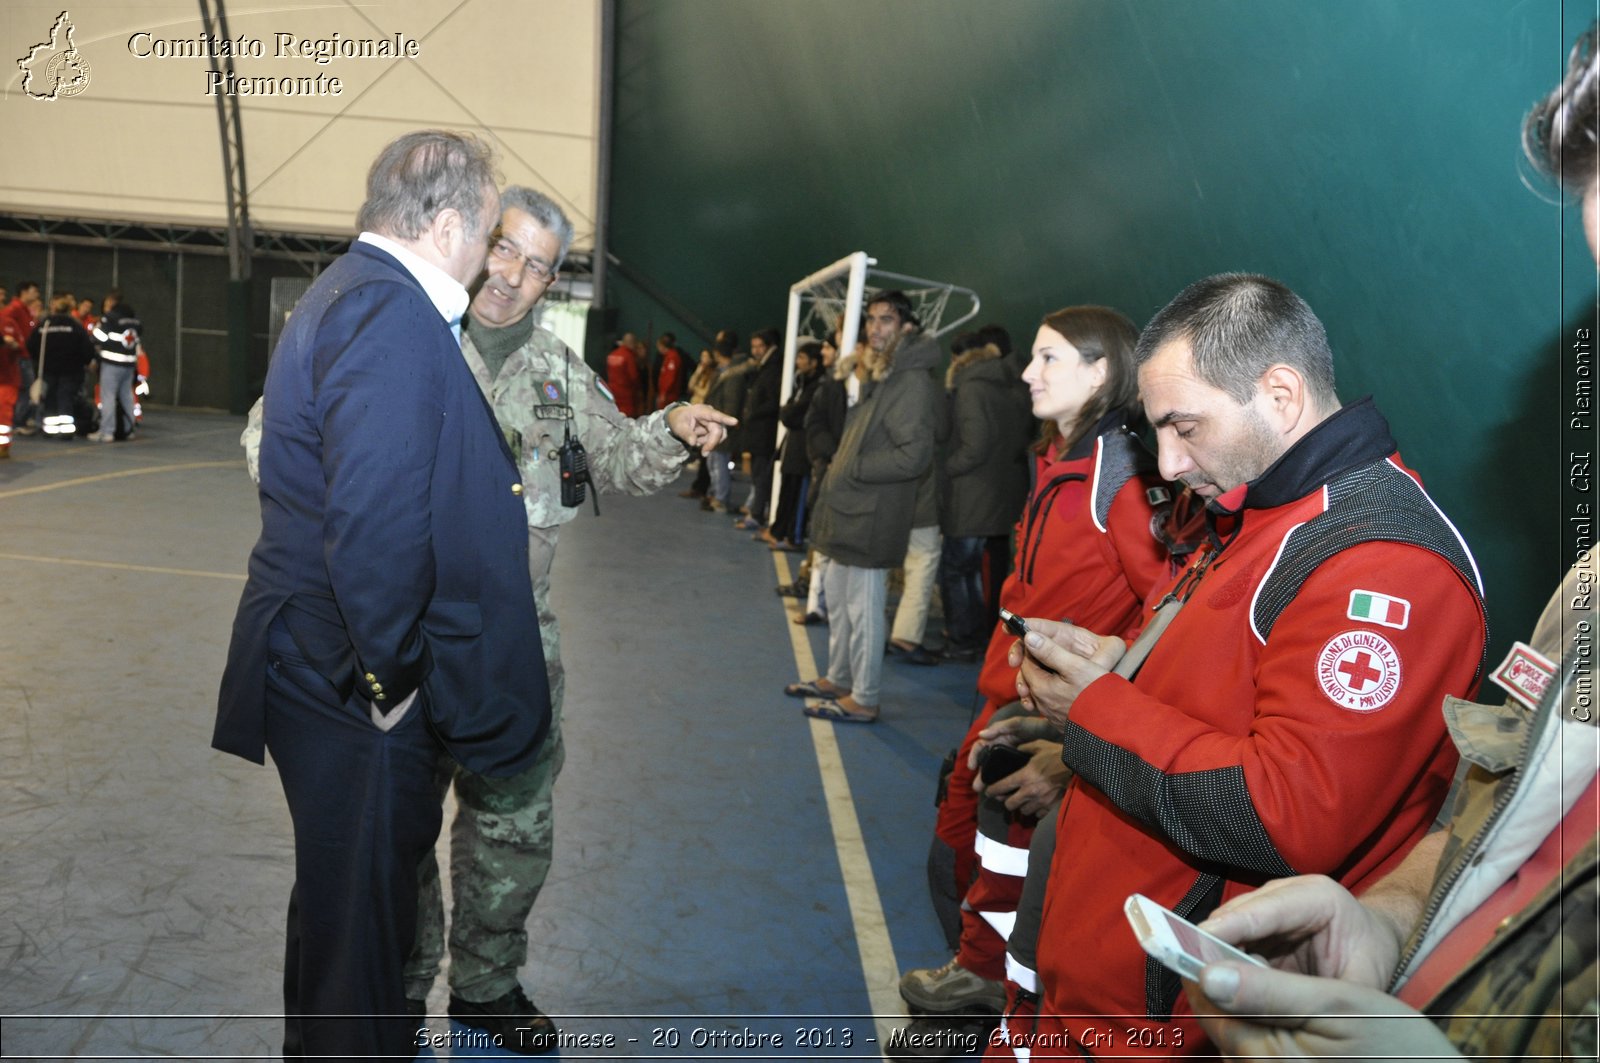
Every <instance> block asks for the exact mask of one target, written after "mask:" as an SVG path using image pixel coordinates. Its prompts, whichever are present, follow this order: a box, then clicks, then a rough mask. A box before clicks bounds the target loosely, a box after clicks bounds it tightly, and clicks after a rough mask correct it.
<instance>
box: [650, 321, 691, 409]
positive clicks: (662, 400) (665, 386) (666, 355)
mask: <svg viewBox="0 0 1600 1063" xmlns="http://www.w3.org/2000/svg"><path fill="white" fill-rule="evenodd" d="M656 352H657V353H658V354H660V355H661V368H660V369H659V370H657V373H656V409H658V410H664V409H666V408H667V407H668V406H671V405H672V404H673V403H674V402H678V401H679V400H681V399H682V398H683V391H684V388H685V387H686V386H687V385H688V383H689V374H688V369H687V367H686V365H685V363H684V357H683V352H682V351H680V350H678V338H677V337H676V336H674V335H673V334H672V333H670V332H663V333H662V334H661V338H660V339H659V340H657V341H656Z"/></svg>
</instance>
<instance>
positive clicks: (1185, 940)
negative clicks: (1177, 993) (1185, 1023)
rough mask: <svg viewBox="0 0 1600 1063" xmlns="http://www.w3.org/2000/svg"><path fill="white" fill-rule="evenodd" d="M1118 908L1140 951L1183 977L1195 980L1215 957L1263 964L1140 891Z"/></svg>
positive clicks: (1262, 965)
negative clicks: (1137, 941) (1123, 914)
mask: <svg viewBox="0 0 1600 1063" xmlns="http://www.w3.org/2000/svg"><path fill="white" fill-rule="evenodd" d="M1122 910H1123V912H1124V913H1125V914H1126V915H1127V917H1128V922H1129V924H1130V925H1132V927H1133V933H1134V936H1135V937H1137V938H1138V939H1139V944H1140V945H1141V946H1143V947H1144V951H1146V952H1148V953H1149V954H1150V955H1151V956H1154V957H1155V958H1156V959H1157V960H1159V961H1160V962H1161V963H1162V964H1163V965H1165V966H1166V968H1167V969H1168V970H1170V971H1174V972H1176V973H1177V974H1178V975H1180V976H1182V977H1184V978H1188V979H1198V978H1199V977H1200V968H1202V967H1204V966H1205V965H1206V964H1208V963H1214V962H1216V961H1217V960H1232V961H1234V962H1235V963H1253V964H1255V965H1256V966H1257V967H1265V966H1266V964H1264V963H1262V962H1261V961H1260V960H1258V959H1256V958H1255V957H1254V956H1251V955H1250V954H1249V953H1246V952H1241V951H1240V950H1238V949H1236V948H1234V947H1233V946H1232V945H1230V944H1228V943H1227V942H1226V941H1223V940H1222V939H1221V938H1219V937H1213V936H1212V935H1210V934H1208V933H1206V932H1205V931H1204V930H1201V929H1200V928H1199V927H1197V926H1195V925H1194V924H1193V923H1191V922H1189V920H1187V919H1185V918H1184V917H1183V916H1181V915H1178V914H1177V913H1176V912H1172V911H1168V910H1167V909H1166V908H1163V907H1162V906H1161V905H1159V904H1157V903H1156V902H1155V901H1152V900H1151V899H1150V898H1149V897H1146V896H1145V895H1144V894H1142V893H1135V894H1132V895H1131V896H1129V898H1128V900H1127V903H1126V904H1124V905H1123V906H1122Z"/></svg>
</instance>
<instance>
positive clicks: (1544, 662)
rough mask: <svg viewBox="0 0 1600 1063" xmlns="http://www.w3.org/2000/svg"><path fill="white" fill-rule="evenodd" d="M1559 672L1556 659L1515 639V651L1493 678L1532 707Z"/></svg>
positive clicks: (1536, 703) (1513, 644) (1495, 671)
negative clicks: (1557, 671)
mask: <svg viewBox="0 0 1600 1063" xmlns="http://www.w3.org/2000/svg"><path fill="white" fill-rule="evenodd" d="M1555 674H1556V664H1555V662H1554V661H1552V660H1551V659H1550V658H1548V657H1546V656H1545V655H1544V654H1542V653H1540V652H1539V651H1538V650H1536V649H1534V648H1533V647H1532V646H1530V645H1528V644H1527V643H1526V642H1514V643H1512V644H1511V652H1510V653H1508V654H1506V659H1505V660H1504V661H1501V662H1500V667H1499V668H1496V669H1495V670H1494V674H1493V675H1491V676H1490V677H1489V678H1491V679H1493V680H1494V681H1495V684H1496V685H1497V686H1499V687H1500V689H1501V690H1504V691H1505V692H1506V693H1507V694H1510V695H1511V696H1512V697H1513V698H1516V699H1517V700H1518V701H1519V702H1521V703H1522V704H1524V705H1526V706H1527V707H1528V708H1530V709H1536V708H1538V707H1539V702H1540V701H1541V700H1542V699H1543V698H1544V692H1545V689H1546V688H1547V687H1549V685H1550V680H1551V679H1553V678H1555Z"/></svg>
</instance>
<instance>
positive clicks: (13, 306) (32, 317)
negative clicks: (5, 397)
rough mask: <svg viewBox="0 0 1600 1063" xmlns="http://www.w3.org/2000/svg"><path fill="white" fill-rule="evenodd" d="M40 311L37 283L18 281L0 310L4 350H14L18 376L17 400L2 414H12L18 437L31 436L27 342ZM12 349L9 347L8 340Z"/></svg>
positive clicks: (30, 365) (31, 374)
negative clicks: (13, 293)
mask: <svg viewBox="0 0 1600 1063" xmlns="http://www.w3.org/2000/svg"><path fill="white" fill-rule="evenodd" d="M40 309H42V305H41V300H40V298H39V283H38V282H37V281H21V282H20V283H18V284H17V294H16V296H15V297H14V298H12V300H11V301H10V302H9V303H7V304H6V305H5V306H4V307H3V308H0V317H4V318H5V319H6V320H7V321H9V322H10V327H9V328H8V329H7V330H6V332H5V339H4V341H3V342H4V343H5V345H6V349H7V350H15V352H16V355H17V369H18V370H19V371H20V373H21V377H20V379H19V382H18V384H17V398H16V401H15V402H14V404H13V408H12V409H7V410H6V411H5V416H6V417H7V418H8V419H10V418H11V417H12V414H13V412H14V413H15V415H16V416H15V419H13V420H12V421H11V423H12V426H13V427H14V428H15V429H16V431H17V434H18V435H24V436H26V435H32V434H33V432H34V429H33V427H32V426H31V425H30V424H29V422H30V421H32V420H33V415H34V413H35V412H36V408H35V406H34V404H33V399H31V398H30V397H29V396H28V389H29V387H31V386H32V384H33V381H34V371H35V368H36V367H35V366H34V364H33V358H32V356H31V355H29V354H28V349H27V345H28V340H29V339H30V338H31V337H32V336H33V330H34V327H35V326H36V325H37V324H38V322H39V311H40ZM13 340H14V341H15V342H16V347H15V348H13V347H12V346H11V343H12V341H13Z"/></svg>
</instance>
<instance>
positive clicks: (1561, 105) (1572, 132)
mask: <svg viewBox="0 0 1600 1063" xmlns="http://www.w3.org/2000/svg"><path fill="white" fill-rule="evenodd" d="M1597 138H1600V22H1596V23H1594V24H1593V25H1591V26H1590V27H1589V28H1588V29H1587V30H1586V31H1584V33H1583V35H1582V36H1580V37H1579V38H1578V40H1577V43H1575V44H1574V45H1573V46H1572V51H1571V53H1570V54H1569V55H1568V56H1567V73H1566V76H1565V77H1563V78H1562V79H1561V84H1559V85H1557V86H1556V87H1555V88H1554V89H1552V90H1551V91H1550V94H1549V95H1548V96H1546V97H1545V98H1544V99H1542V100H1540V101H1539V102H1538V103H1536V104H1534V107H1533V110H1531V111H1529V112H1528V117H1527V119H1526V120H1525V121H1524V122H1523V123H1522V150H1523V151H1524V152H1526V153H1527V156H1528V160H1529V161H1530V162H1532V163H1533V165H1534V166H1536V167H1537V168H1538V169H1539V170H1540V171H1541V172H1542V173H1544V174H1545V175H1546V176H1548V177H1551V178H1554V179H1555V181H1556V182H1557V183H1558V184H1560V185H1561V187H1562V188H1564V189H1570V190H1574V191H1576V192H1577V193H1578V194H1580V195H1581V194H1583V193H1584V192H1586V191H1587V190H1588V188H1589V186H1590V185H1591V184H1593V182H1594V179H1595V174H1596V173H1597V172H1600V143H1597Z"/></svg>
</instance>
